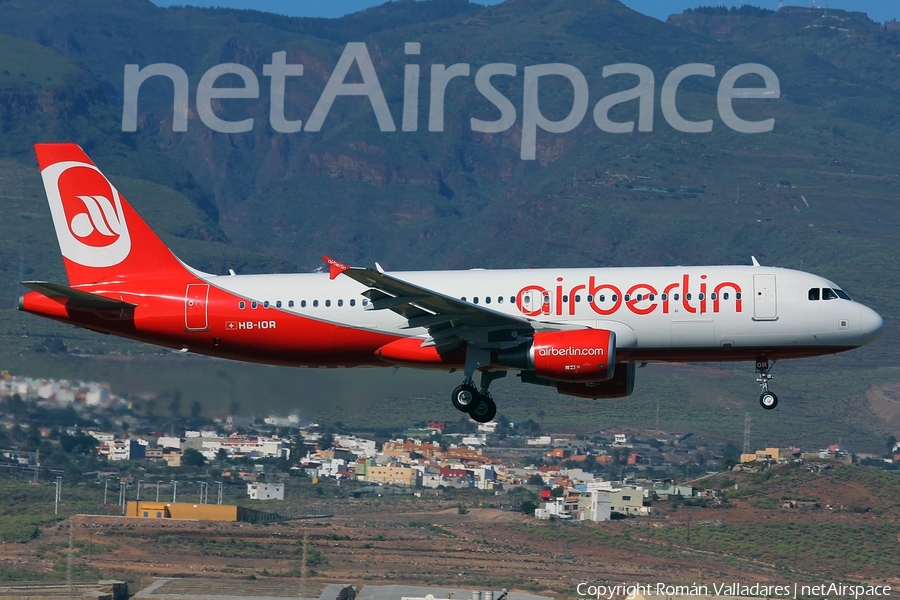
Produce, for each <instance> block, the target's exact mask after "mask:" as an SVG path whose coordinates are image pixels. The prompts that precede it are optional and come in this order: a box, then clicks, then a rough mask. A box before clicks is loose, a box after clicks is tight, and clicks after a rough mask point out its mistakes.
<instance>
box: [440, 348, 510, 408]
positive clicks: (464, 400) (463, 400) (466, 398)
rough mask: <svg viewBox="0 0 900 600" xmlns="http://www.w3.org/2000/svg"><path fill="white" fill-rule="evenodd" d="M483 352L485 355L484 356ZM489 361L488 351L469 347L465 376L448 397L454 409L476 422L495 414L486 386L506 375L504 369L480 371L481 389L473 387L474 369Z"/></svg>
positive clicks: (494, 405)
mask: <svg viewBox="0 0 900 600" xmlns="http://www.w3.org/2000/svg"><path fill="white" fill-rule="evenodd" d="M484 354H486V355H487V356H486V357H485V356H484ZM485 361H486V362H485ZM489 363H490V353H489V352H485V351H484V350H481V349H479V348H471V347H470V348H469V349H468V351H467V352H466V367H465V376H466V377H465V379H463V382H462V385H460V386H457V388H456V389H455V390H453V395H452V396H451V397H450V401H451V402H453V407H454V408H455V409H456V410H458V411H461V412H464V413H468V414H469V416H470V417H472V419H474V420H475V421H477V422H478V423H488V422H490V421H493V420H494V417H496V416H497V405H496V404H495V403H494V399H493V398H492V397H491V393H490V392H489V391H488V388H489V387H490V385H491V382H492V381H494V380H495V379H500V378H502V377H506V371H482V373H481V389H480V390H478V389H475V380H474V379H472V376H473V375H474V374H475V370H476V369H477V368H478V367H479V366H486V365H487V364H489Z"/></svg>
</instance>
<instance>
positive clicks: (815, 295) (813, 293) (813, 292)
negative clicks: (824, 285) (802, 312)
mask: <svg viewBox="0 0 900 600" xmlns="http://www.w3.org/2000/svg"><path fill="white" fill-rule="evenodd" d="M809 299H810V300H818V299H819V288H811V289H810V290H809Z"/></svg>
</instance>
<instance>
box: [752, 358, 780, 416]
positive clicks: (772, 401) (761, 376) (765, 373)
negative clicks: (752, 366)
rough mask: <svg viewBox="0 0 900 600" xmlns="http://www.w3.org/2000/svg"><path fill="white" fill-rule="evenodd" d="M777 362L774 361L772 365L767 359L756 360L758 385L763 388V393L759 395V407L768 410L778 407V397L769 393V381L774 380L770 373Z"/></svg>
mask: <svg viewBox="0 0 900 600" xmlns="http://www.w3.org/2000/svg"><path fill="white" fill-rule="evenodd" d="M775 362H776V361H774V360H773V361H772V364H771V365H770V364H769V360H768V359H767V358H757V359H756V383H758V384H759V385H760V387H761V388H762V393H761V394H760V395H759V405H760V406H762V407H763V408H764V409H766V410H772V409H773V408H775V407H776V406H778V396H776V395H775V394H774V393H773V392H770V391H769V381H771V380H772V379H773V378H774V377H773V375H771V374H770V373H769V371H770V370H771V369H772V367H774V366H775Z"/></svg>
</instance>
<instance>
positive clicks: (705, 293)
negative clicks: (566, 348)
mask: <svg viewBox="0 0 900 600" xmlns="http://www.w3.org/2000/svg"><path fill="white" fill-rule="evenodd" d="M556 282H557V283H556V285H555V286H553V289H552V290H548V289H546V288H545V287H544V286H540V285H526V286H525V287H523V288H522V289H520V290H519V293H518V294H516V307H518V309H519V310H520V311H521V312H522V313H523V314H525V315H526V316H528V317H536V316H538V315H550V314H554V315H557V316H562V315H568V316H575V310H576V308H577V306H578V305H579V304H580V303H581V300H584V301H585V302H586V303H587V305H588V306H590V307H591V310H593V311H594V312H595V313H597V314H598V315H603V316H608V315H612V314H615V313H616V312H618V311H619V310H621V309H622V308H623V306H624V307H625V308H626V309H627V310H630V311H631V312H633V313H634V314H636V315H649V314H651V313H653V312H655V311H656V310H661V311H662V312H663V313H664V314H668V313H670V312H673V311H679V310H683V311H684V312H685V313H688V314H705V313H709V312H713V313H718V312H721V311H722V310H723V309H725V308H726V307H733V310H734V312H736V313H739V312H741V311H742V310H743V299H742V297H741V286H739V285H738V284H737V283H735V282H733V281H722V282H718V283H713V282H710V281H708V280H707V276H706V275H700V283H699V286H697V288H695V289H692V287H691V285H692V284H691V276H690V275H688V274H684V275H682V277H681V280H680V281H675V282H672V283H669V284H666V285H664V286H661V287H657V286H654V285H651V284H649V283H636V284H634V285H632V286H630V287H628V288H622V287H619V286H617V285H614V284H612V283H597V278H596V277H595V276H593V275H591V276H590V277H589V278H588V281H587V282H586V283H579V284H576V285H572V284H571V283H567V282H565V281H564V280H563V278H562V277H557V278H556ZM623 292H624V293H623Z"/></svg>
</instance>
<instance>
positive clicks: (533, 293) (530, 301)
mask: <svg viewBox="0 0 900 600" xmlns="http://www.w3.org/2000/svg"><path fill="white" fill-rule="evenodd" d="M519 298H520V300H519V310H521V311H522V312H523V313H524V314H526V315H528V316H533V317H536V316H539V315H549V314H550V292H548V291H546V290H541V289H538V288H533V289H526V290H524V291H522V292H521V293H520V294H519Z"/></svg>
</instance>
